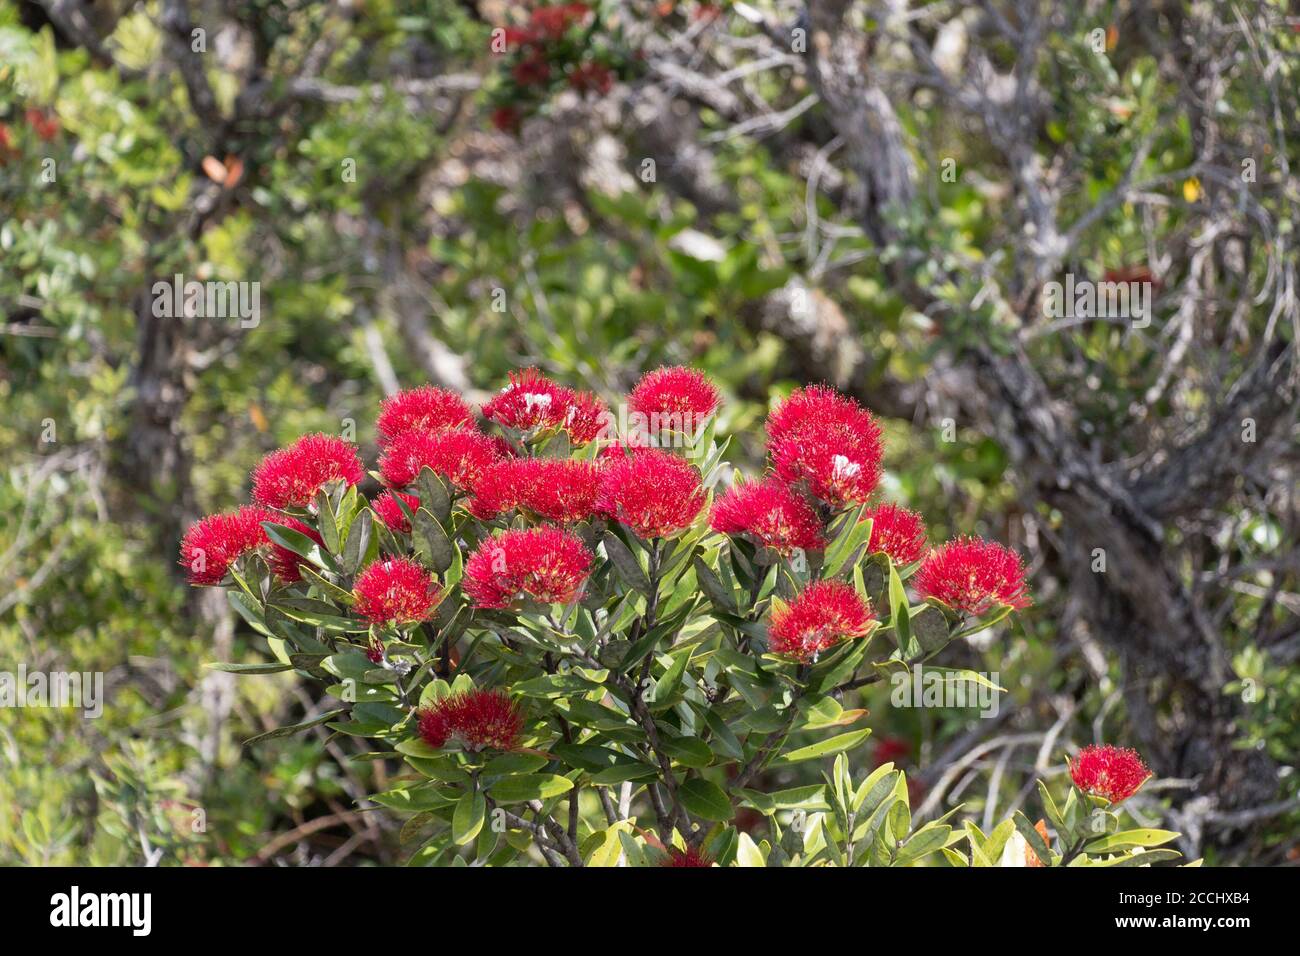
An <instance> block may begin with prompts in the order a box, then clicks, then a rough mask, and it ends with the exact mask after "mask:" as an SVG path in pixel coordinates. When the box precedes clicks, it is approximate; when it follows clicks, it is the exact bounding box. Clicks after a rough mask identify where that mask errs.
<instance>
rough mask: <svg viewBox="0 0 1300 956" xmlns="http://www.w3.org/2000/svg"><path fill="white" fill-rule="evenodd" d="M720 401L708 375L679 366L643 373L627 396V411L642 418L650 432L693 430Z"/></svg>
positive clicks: (713, 410) (716, 407)
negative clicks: (635, 413) (644, 417)
mask: <svg viewBox="0 0 1300 956" xmlns="http://www.w3.org/2000/svg"><path fill="white" fill-rule="evenodd" d="M721 401H722V400H721V398H719V396H718V390H717V388H716V387H715V386H714V384H713V383H712V382H711V381H709V379H708V376H706V375H705V374H704V373H703V372H701V371H699V370H698V369H693V368H687V367H686V366H683V365H677V366H665V367H663V368H657V369H655V370H654V371H653V372H647V373H646V374H645V375H644V376H642V378H641V381H639V382H637V384H636V388H634V389H632V393H631V394H630V395H628V397H627V405H628V408H629V409H631V410H632V411H634V412H640V413H641V414H642V415H645V416H646V418H648V419H649V420H650V430H651V431H652V432H655V431H660V430H661V429H662V428H670V429H672V430H674V431H694V430H695V429H696V428H698V427H699V424H700V423H702V422H703V421H704V420H705V419H706V418H708V417H709V416H710V415H712V414H713V413H714V412H715V411H717V409H718V405H719V404H721ZM674 423H676V424H674ZM656 426H658V427H656Z"/></svg>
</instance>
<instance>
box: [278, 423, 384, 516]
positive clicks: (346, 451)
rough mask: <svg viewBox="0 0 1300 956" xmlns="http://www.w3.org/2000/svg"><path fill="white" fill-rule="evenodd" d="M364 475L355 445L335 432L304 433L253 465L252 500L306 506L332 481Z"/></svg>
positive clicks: (280, 505) (351, 482)
mask: <svg viewBox="0 0 1300 956" xmlns="http://www.w3.org/2000/svg"><path fill="white" fill-rule="evenodd" d="M364 477H365V469H364V468H363V467H362V465H361V459H360V458H359V457H357V450H356V446H354V445H352V444H350V443H348V442H345V441H343V439H341V438H336V437H334V436H333V435H324V434H315V435H304V436H303V437H302V438H299V439H298V440H297V441H296V442H294V443H293V444H292V445H290V446H289V447H287V448H281V449H279V450H278V451H273V452H271V454H269V455H267V456H266V457H265V458H263V459H262V463H261V464H260V465H258V466H257V468H256V469H254V471H253V500H254V501H256V502H257V503H258V504H260V505H263V506H265V507H267V508H275V509H278V510H283V509H285V508H306V507H307V506H308V505H310V504H311V502H312V499H313V498H314V497H316V492H318V491H320V490H321V488H323V487H324V486H325V485H327V484H329V483H330V482H333V481H345V482H347V483H348V484H349V485H355V484H357V483H358V482H359V481H361V479H362V478H364Z"/></svg>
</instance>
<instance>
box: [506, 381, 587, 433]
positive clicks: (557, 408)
mask: <svg viewBox="0 0 1300 956" xmlns="http://www.w3.org/2000/svg"><path fill="white" fill-rule="evenodd" d="M574 398H575V396H574V393H573V389H570V388H565V387H564V386H563V385H557V384H555V383H554V382H552V381H551V380H550V379H549V378H547V377H546V376H545V375H543V374H542V373H541V372H539V371H538V370H537V369H535V368H526V369H524V370H523V371H521V372H511V373H510V384H509V385H507V386H506V387H505V388H504V389H502V390H501V391H500V392H498V393H497V394H496V395H495V396H494V397H493V398H492V400H491V401H489V402H487V404H485V405H484V406H483V417H484V418H487V419H488V420H489V421H494V422H496V423H497V424H498V425H503V426H505V427H506V428H513V429H516V430H517V431H521V432H526V431H531V430H532V429H534V428H557V427H559V426H562V425H563V424H564V423H565V422H566V421H567V420H568V417H569V409H570V408H571V407H572V405H573V402H574Z"/></svg>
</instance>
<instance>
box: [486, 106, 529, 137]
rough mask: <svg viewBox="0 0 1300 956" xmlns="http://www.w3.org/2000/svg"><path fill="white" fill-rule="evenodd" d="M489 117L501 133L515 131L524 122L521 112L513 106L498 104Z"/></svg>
mask: <svg viewBox="0 0 1300 956" xmlns="http://www.w3.org/2000/svg"><path fill="white" fill-rule="evenodd" d="M491 118H492V125H493V126H494V127H496V129H498V130H500V131H501V132H502V133H517V132H519V128H520V127H521V126H522V125H523V122H524V115H523V113H521V112H519V110H518V109H516V108H515V107H513V106H498V107H497V108H496V109H494V110H493V111H492V117H491Z"/></svg>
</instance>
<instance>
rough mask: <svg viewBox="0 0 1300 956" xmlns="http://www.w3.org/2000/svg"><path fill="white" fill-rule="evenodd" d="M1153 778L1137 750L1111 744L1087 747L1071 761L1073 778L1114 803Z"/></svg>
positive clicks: (1085, 790) (1135, 791) (1077, 784)
mask: <svg viewBox="0 0 1300 956" xmlns="http://www.w3.org/2000/svg"><path fill="white" fill-rule="evenodd" d="M1150 778H1151V771H1150V770H1149V769H1147V765H1146V764H1145V763H1143V762H1142V758H1141V757H1140V756H1138V753H1137V751H1135V750H1128V749H1126V748H1124V747H1114V746H1111V745H1110V744H1107V745H1105V746H1101V747H1096V746H1093V747H1084V748H1083V749H1082V750H1080V751H1079V755H1078V756H1077V757H1076V758H1075V759H1074V760H1071V761H1070V779H1071V780H1073V781H1074V785H1075V786H1076V787H1078V788H1079V789H1080V790H1083V791H1084V792H1086V793H1091V794H1093V795H1094V796H1098V797H1104V798H1106V799H1107V800H1109V801H1110V802H1111V803H1119V802H1121V801H1123V800H1127V799H1128V798H1129V797H1131V796H1133V794H1135V793H1137V792H1138V790H1139V789H1140V788H1141V786H1142V784H1144V783H1146V782H1147V780H1149V779H1150Z"/></svg>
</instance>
